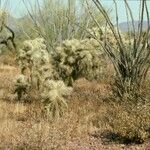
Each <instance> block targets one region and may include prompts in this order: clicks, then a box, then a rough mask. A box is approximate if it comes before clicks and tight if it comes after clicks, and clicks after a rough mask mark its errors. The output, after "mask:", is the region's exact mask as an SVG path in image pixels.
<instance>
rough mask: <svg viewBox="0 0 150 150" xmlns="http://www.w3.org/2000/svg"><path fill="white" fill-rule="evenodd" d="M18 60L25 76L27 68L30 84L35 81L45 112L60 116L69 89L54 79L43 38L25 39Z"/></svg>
mask: <svg viewBox="0 0 150 150" xmlns="http://www.w3.org/2000/svg"><path fill="white" fill-rule="evenodd" d="M18 62H19V64H20V67H21V73H22V74H24V75H26V76H27V74H26V70H29V74H30V80H29V83H30V84H31V85H32V86H33V84H34V83H36V85H37V89H38V90H39V93H40V95H41V98H42V102H43V104H44V106H45V108H46V110H47V113H48V114H51V116H52V117H57V118H58V117H60V116H61V115H62V114H63V112H64V109H65V108H67V103H66V101H65V99H64V96H66V95H68V94H69V93H70V91H71V89H70V88H69V87H67V86H66V85H65V84H64V83H63V81H60V80H56V76H55V74H56V73H55V71H54V69H53V66H52V64H51V56H50V54H49V53H48V51H47V49H46V45H45V41H44V39H42V38H37V39H34V40H28V41H25V42H24V45H23V49H21V50H20V51H19V54H18ZM33 81H35V82H33ZM16 90H17V89H16Z"/></svg>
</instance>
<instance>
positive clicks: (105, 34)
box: [87, 26, 133, 51]
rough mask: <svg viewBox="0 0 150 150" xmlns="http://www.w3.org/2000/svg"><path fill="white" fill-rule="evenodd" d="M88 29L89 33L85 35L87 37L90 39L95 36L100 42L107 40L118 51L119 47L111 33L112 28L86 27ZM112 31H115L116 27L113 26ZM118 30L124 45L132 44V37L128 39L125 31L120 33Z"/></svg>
mask: <svg viewBox="0 0 150 150" xmlns="http://www.w3.org/2000/svg"><path fill="white" fill-rule="evenodd" d="M88 31H89V33H90V34H88V35H87V37H88V38H91V39H92V38H93V37H95V38H97V39H99V40H100V41H102V42H109V43H110V45H111V47H113V48H114V49H115V50H116V51H118V49H119V47H118V43H117V41H116V39H115V37H114V35H113V33H112V30H111V29H110V28H109V27H103V26H102V27H101V28H98V27H94V28H92V29H88ZM114 31H115V32H116V33H117V28H115V29H114ZM119 32H120V35H121V37H122V42H123V43H124V46H125V47H129V46H130V44H133V39H130V40H129V37H128V36H127V35H126V34H125V33H122V32H121V31H119Z"/></svg>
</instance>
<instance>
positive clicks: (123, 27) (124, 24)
mask: <svg viewBox="0 0 150 150" xmlns="http://www.w3.org/2000/svg"><path fill="white" fill-rule="evenodd" d="M139 23H140V22H139V21H134V25H135V30H136V31H137V30H138V25H139ZM129 27H130V30H131V31H132V22H129ZM147 28H148V25H147V21H144V22H143V30H146V29H147ZM119 29H120V30H121V31H122V32H127V31H128V23H127V22H122V23H120V24H119Z"/></svg>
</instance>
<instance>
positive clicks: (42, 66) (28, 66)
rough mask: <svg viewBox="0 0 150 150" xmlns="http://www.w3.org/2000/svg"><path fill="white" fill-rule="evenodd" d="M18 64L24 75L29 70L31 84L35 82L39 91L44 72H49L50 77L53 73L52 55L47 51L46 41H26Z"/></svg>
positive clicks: (39, 39)
mask: <svg viewBox="0 0 150 150" xmlns="http://www.w3.org/2000/svg"><path fill="white" fill-rule="evenodd" d="M18 63H19V65H20V68H21V73H22V74H25V72H26V70H29V74H30V79H31V82H34V81H35V83H36V85H37V87H38V89H39V88H40V87H39V86H40V84H42V80H43V78H44V76H43V75H44V72H46V71H47V70H48V71H49V76H50V74H51V71H52V67H51V63H50V55H49V53H48V52H47V50H46V45H45V43H44V39H42V38H37V39H34V40H27V41H25V42H24V46H23V49H21V50H20V51H19V54H18Z"/></svg>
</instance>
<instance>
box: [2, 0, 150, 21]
mask: <svg viewBox="0 0 150 150" xmlns="http://www.w3.org/2000/svg"><path fill="white" fill-rule="evenodd" d="M2 1H6V0H2ZM21 1H22V0H9V4H8V5H7V7H8V8H9V10H10V11H11V13H12V15H13V16H15V17H21V16H23V15H24V14H25V12H26V8H25V6H24V4H23V3H22V2H21ZM25 1H27V0H25ZM29 1H30V3H31V4H34V2H35V1H36V0H29ZM40 1H42V0H40ZM116 1H117V3H118V11H119V13H118V14H119V22H124V21H126V13H125V8H124V2H123V0H116ZM128 1H129V5H130V7H131V9H132V11H133V15H134V19H135V20H138V15H139V13H138V8H139V2H140V0H128ZM147 1H148V7H149V10H150V1H149V0H147ZM101 2H102V4H103V5H104V6H106V7H107V8H114V5H113V0H101ZM112 16H113V17H114V16H115V12H113V13H112ZM145 19H146V18H145Z"/></svg>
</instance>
